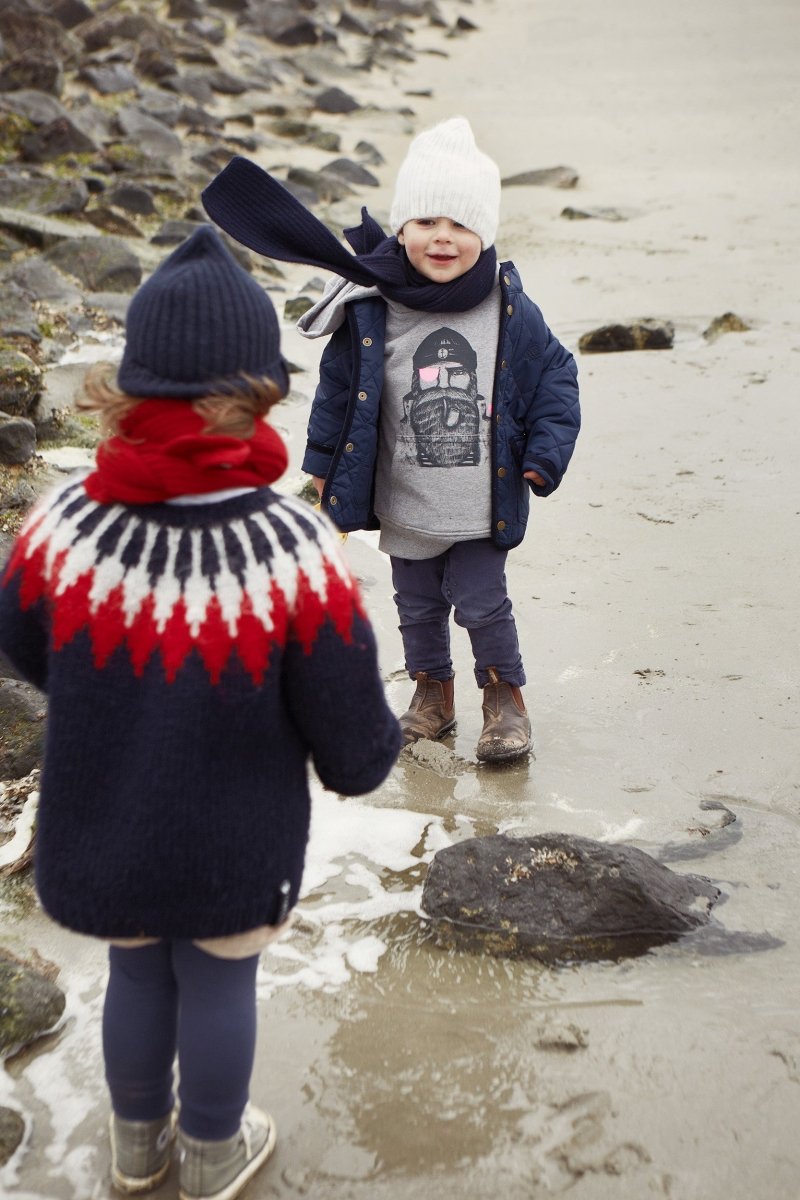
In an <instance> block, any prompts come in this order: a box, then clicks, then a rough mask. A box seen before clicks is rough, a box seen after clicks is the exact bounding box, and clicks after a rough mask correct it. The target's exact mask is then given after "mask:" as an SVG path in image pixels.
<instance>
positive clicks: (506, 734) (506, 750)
mask: <svg viewBox="0 0 800 1200" xmlns="http://www.w3.org/2000/svg"><path fill="white" fill-rule="evenodd" d="M489 678H490V680H491V682H490V683H487V685H486V687H485V688H484V689H483V732H482V733H481V736H480V739H479V741H478V746H477V750H476V754H477V756H478V758H479V759H480V761H481V762H511V761H512V760H513V759H515V758H521V757H522V756H523V754H528V753H529V751H530V749H531V744H532V743H531V722H530V718H529V717H528V713H527V711H526V709H525V702H524V700H523V699H522V692H521V691H520V689H519V688H518V687H516V686H515V685H514V684H511V683H504V682H503V680H502V679H501V678H500V676H499V675H498V673H497V671H496V670H495V668H494V667H489Z"/></svg>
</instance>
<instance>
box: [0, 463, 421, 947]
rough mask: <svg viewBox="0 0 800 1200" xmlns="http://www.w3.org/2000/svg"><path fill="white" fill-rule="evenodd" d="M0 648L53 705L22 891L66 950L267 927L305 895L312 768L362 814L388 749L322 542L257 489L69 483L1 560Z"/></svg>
mask: <svg viewBox="0 0 800 1200" xmlns="http://www.w3.org/2000/svg"><path fill="white" fill-rule="evenodd" d="M0 648H2V650H3V651H4V652H5V653H6V655H7V656H8V658H9V659H10V660H11V661H12V663H14V665H15V666H16V667H17V668H18V669H19V671H20V672H21V673H22V674H23V675H24V676H25V677H26V678H27V679H29V680H30V681H31V682H32V683H34V684H35V685H36V686H37V687H39V688H41V689H42V690H44V691H46V692H47V693H48V696H49V704H48V729H47V740H46V748H45V759H44V770H43V774H42V788H41V800H40V811H39V828H38V839H37V849H36V857H35V869H36V882H37V887H38V891H39V895H40V897H41V900H42V903H43V905H44V907H45V908H46V909H47V911H48V912H49V913H50V914H51V916H53V917H54V918H55V919H56V920H57V921H59V922H61V923H62V924H64V925H67V926H69V927H70V928H72V929H75V930H78V931H79V932H83V933H89V934H95V935H98V936H102V937H129V936H137V935H148V936H154V937H197V938H199V937H218V936H219V937H221V936H224V935H227V934H232V933H238V932H241V931H243V930H245V929H250V928H253V927H255V926H258V925H262V924H274V923H276V922H277V921H278V920H279V919H281V918H282V917H283V916H284V915H285V912H286V910H287V908H288V907H290V906H291V905H292V904H294V902H295V900H296V898H297V893H298V889H299V887H300V882H301V876H302V870H303V861H304V854H305V847H306V841H307V838H308V825H309V808H310V802H309V790H308V780H307V770H308V760H309V758H311V759H312V760H313V763H314V766H315V768H316V771H317V773H318V775H319V778H320V779H321V781H322V783H323V784H324V785H325V786H326V787H329V788H331V789H332V790H334V791H338V792H341V793H344V794H346V795H359V794H362V793H365V792H369V791H371V790H372V789H374V788H376V787H377V786H378V785H379V784H380V783H381V782H382V780H383V779H384V778H385V777H386V775H387V774H388V772H389V771H390V769H391V767H392V764H393V763H394V761H395V758H396V756H397V753H398V750H399V745H400V734H399V728H398V724H397V721H396V720H395V718H394V716H393V715H392V713H391V712H390V710H389V708H388V707H387V704H386V700H385V697H384V692H383V686H382V683H381V679H380V675H379V672H378V666H377V655H376V647H375V641H374V637H373V634H372V630H371V628H370V625H369V623H368V621H367V618H366V616H365V613H364V610H363V607H362V604H361V599H360V596H359V592H358V588H357V585H356V583H355V581H354V579H353V578H352V576H351V575H350V573H349V571H348V569H347V567H346V565H345V563H344V559H343V558H342V555H341V552H340V547H339V544H338V541H337V538H336V535H335V533H333V532H331V530H330V528H329V526H328V524H327V522H325V521H324V519H322V518H320V517H319V516H318V515H317V514H316V513H314V512H313V510H312V509H311V508H310V507H309V506H308V505H307V504H305V503H303V502H302V501H299V500H296V499H293V498H286V497H282V496H279V495H278V494H277V493H275V492H273V491H272V490H271V489H270V488H260V489H258V490H257V491H254V492H251V493H248V494H246V495H240V496H237V497H235V498H232V499H228V500H223V501H219V502H216V503H201V504H198V505H191V506H188V505H187V506H184V505H169V504H153V505H145V506H137V507H129V506H125V505H122V504H110V505H103V504H97V503H96V502H94V501H93V500H90V499H89V497H88V496H87V494H86V492H85V490H84V488H83V483H82V479H81V478H79V477H71V479H70V480H69V481H68V482H67V483H66V484H64V485H62V486H61V487H59V488H58V489H57V490H56V491H54V492H53V493H51V494H50V495H49V496H47V497H45V499H44V500H42V501H41V502H40V503H39V505H38V506H37V507H36V508H35V509H34V510H33V512H32V513H31V514H30V516H29V518H28V520H27V522H26V524H25V526H24V528H23V530H22V532H21V533H20V536H19V538H18V539H17V541H16V543H15V545H14V548H13V550H12V553H11V557H10V558H9V561H8V563H7V566H6V569H5V572H4V574H3V578H2V581H1V582H0Z"/></svg>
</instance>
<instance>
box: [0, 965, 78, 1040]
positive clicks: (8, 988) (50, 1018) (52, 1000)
mask: <svg viewBox="0 0 800 1200" xmlns="http://www.w3.org/2000/svg"><path fill="white" fill-rule="evenodd" d="M64 1006H65V997H64V993H63V992H62V991H61V988H60V987H58V986H57V985H56V984H55V983H53V982H52V980H50V979H46V978H45V976H44V975H40V974H39V972H38V971H32V970H31V969H30V968H29V967H26V966H23V964H22V963H19V962H17V961H16V960H14V959H11V958H7V957H5V956H3V957H0V1058H8V1057H9V1055H11V1054H14V1053H16V1051H18V1050H21V1049H22V1047H23V1046H27V1045H30V1043H31V1042H33V1041H35V1040H36V1039H37V1038H39V1037H41V1036H42V1034H44V1033H48V1032H49V1031H50V1030H52V1029H53V1028H54V1026H56V1025H57V1024H58V1022H59V1021H60V1020H61V1017H62V1015H63V1012H64Z"/></svg>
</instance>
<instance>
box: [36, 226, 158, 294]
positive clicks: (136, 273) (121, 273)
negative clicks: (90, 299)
mask: <svg viewBox="0 0 800 1200" xmlns="http://www.w3.org/2000/svg"><path fill="white" fill-rule="evenodd" d="M45 257H46V258H47V260H48V262H51V263H52V264H53V265H54V266H56V267H58V269H59V271H66V273H67V274H68V275H74V276H75V278H76V279H77V280H79V281H80V282H81V283H82V284H83V285H84V286H85V287H87V288H88V289H89V290H90V291H92V292H103V291H107V292H129V291H132V290H133V288H136V287H138V286H139V284H140V283H141V281H142V266H141V263H140V262H139V260H138V258H137V257H136V255H135V254H134V253H133V252H132V251H131V250H129V249H128V247H127V246H126V244H125V243H124V242H123V241H121V240H120V239H119V238H115V237H112V236H110V235H109V236H105V237H102V236H101V237H96V238H87V237H80V238H71V239H70V240H68V241H63V242H60V243H59V244H58V245H57V246H53V247H52V248H51V249H50V250H47V251H46V252H45Z"/></svg>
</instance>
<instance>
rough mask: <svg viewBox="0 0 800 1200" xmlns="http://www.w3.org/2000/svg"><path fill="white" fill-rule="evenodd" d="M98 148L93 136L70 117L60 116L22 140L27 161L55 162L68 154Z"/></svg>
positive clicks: (92, 150)
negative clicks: (86, 132) (88, 135)
mask: <svg viewBox="0 0 800 1200" xmlns="http://www.w3.org/2000/svg"><path fill="white" fill-rule="evenodd" d="M96 150H97V146H96V145H95V143H94V142H93V141H92V140H91V138H88V137H87V136H86V134H85V133H83V132H82V130H80V129H79V128H78V127H77V125H75V124H73V122H72V121H70V119H69V118H68V117H59V118H58V119H57V120H55V121H51V122H50V124H49V125H42V126H40V128H39V129H37V130H36V132H35V133H29V134H27V135H26V136H25V137H23V139H22V142H21V151H22V157H23V158H24V159H25V160H26V161H27V162H38V163H44V162H53V161H54V160H55V159H57V158H63V157H64V156H65V155H67V154H89V153H92V152H94V151H96Z"/></svg>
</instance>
